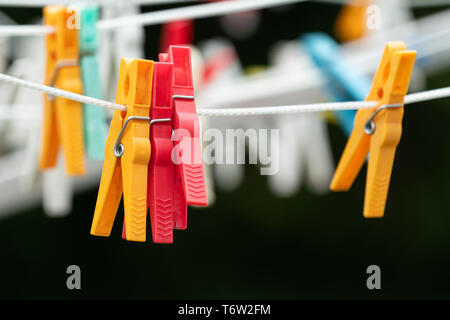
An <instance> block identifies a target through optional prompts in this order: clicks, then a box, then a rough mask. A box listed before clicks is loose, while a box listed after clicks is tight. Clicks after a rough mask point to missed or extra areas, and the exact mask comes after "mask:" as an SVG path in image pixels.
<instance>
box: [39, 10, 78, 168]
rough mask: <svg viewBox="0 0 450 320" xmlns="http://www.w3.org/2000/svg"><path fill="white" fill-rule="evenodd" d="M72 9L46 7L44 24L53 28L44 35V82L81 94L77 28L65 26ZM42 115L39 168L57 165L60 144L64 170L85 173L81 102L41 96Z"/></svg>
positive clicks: (72, 12)
mask: <svg viewBox="0 0 450 320" xmlns="http://www.w3.org/2000/svg"><path fill="white" fill-rule="evenodd" d="M73 14H75V13H74V10H69V9H66V7H64V6H59V5H55V6H46V7H45V8H44V19H45V24H46V25H48V26H52V27H54V28H55V30H56V31H55V33H52V34H48V35H47V36H46V46H47V64H46V72H45V84H47V85H49V86H54V87H57V88H59V89H63V90H67V91H71V92H75V93H80V94H81V93H82V83H81V75H80V67H79V62H78V53H79V50H78V34H77V29H76V28H68V23H67V22H68V19H70V18H71V17H72V15H73ZM44 100H45V102H44V117H43V137H42V142H43V144H42V153H41V157H40V168H41V169H48V168H51V167H54V166H55V165H56V161H57V156H58V149H59V145H60V144H61V145H62V148H63V153H64V158H65V163H66V172H67V173H68V174H69V175H82V174H84V173H85V163H84V143H83V128H82V124H83V119H82V117H83V114H82V109H81V104H80V103H79V102H74V101H71V100H68V99H65V98H60V97H57V98H56V99H53V97H51V96H49V95H44Z"/></svg>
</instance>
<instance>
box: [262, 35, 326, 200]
mask: <svg viewBox="0 0 450 320" xmlns="http://www.w3.org/2000/svg"><path fill="white" fill-rule="evenodd" d="M303 52H304V51H303V50H302V49H301V46H300V45H299V43H298V41H294V42H286V43H283V44H279V45H278V46H277V47H276V48H275V50H274V53H273V55H272V63H273V64H275V65H277V66H279V67H281V68H283V67H284V68H286V69H289V68H291V67H292V63H296V64H299V65H298V67H301V66H302V67H304V68H305V69H307V68H311V67H312V66H311V63H310V61H309V58H308V56H307V55H306V54H304V53H303ZM320 98H321V95H320V94H318V95H317V94H314V92H313V95H311V94H308V95H305V97H304V99H305V100H304V101H299V100H298V97H297V98H296V99H295V102H294V101H292V100H291V101H289V98H286V99H285V100H283V101H282V103H283V104H289V103H292V102H294V103H303V102H305V103H306V102H309V103H310V102H314V101H317V102H319V101H320ZM280 102H281V101H280ZM273 120H274V122H275V123H274V127H275V128H279V130H280V143H279V148H280V149H279V161H280V163H279V171H278V173H276V174H275V175H271V176H269V177H268V179H269V186H270V188H271V190H272V192H273V193H275V194H276V195H278V196H281V197H289V196H292V195H293V194H295V193H296V192H297V191H298V189H299V188H300V186H301V184H302V182H303V174H305V177H306V183H307V185H308V186H309V187H310V188H311V189H312V191H314V192H317V193H324V192H327V190H328V185H329V183H330V181H331V177H332V174H333V170H334V165H333V160H332V153H331V148H330V142H329V139H328V132H327V126H326V123H325V121H324V119H323V117H322V116H321V115H320V114H317V113H305V114H297V115H279V116H276V117H274V119H273Z"/></svg>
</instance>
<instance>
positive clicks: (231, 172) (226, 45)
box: [198, 39, 244, 191]
mask: <svg viewBox="0 0 450 320" xmlns="http://www.w3.org/2000/svg"><path fill="white" fill-rule="evenodd" d="M200 48H201V50H202V52H203V57H204V70H205V72H204V79H203V83H202V87H201V94H200V96H199V99H198V101H199V102H198V105H199V106H202V105H204V103H205V104H207V101H204V100H202V94H203V93H205V92H208V91H210V90H212V91H214V90H216V89H217V88H219V87H220V86H222V85H226V84H229V83H232V82H233V79H234V78H236V77H238V76H239V75H240V74H241V73H242V67H241V65H240V62H239V60H238V58H237V55H236V52H235V50H234V48H233V46H232V44H231V43H230V42H229V41H227V40H225V39H212V40H208V41H206V42H204V43H203V44H201V46H200ZM208 107H211V105H208ZM208 122H209V126H210V128H216V129H219V130H221V131H222V133H223V134H224V137H225V133H226V129H235V128H243V127H244V126H243V125H244V122H243V121H242V120H241V119H235V118H227V117H223V118H212V119H209V121H208ZM205 129H206V127H205ZM225 141H226V142H228V144H227V145H225V151H226V150H230V149H231V148H234V144H231V141H230V139H225ZM241 151H242V150H240V149H238V150H237V152H241ZM214 175H215V183H216V184H217V185H218V186H219V188H220V189H222V190H225V191H233V190H235V189H236V188H238V187H239V186H240V184H241V182H242V180H243V176H244V167H243V166H242V165H239V164H215V165H214Z"/></svg>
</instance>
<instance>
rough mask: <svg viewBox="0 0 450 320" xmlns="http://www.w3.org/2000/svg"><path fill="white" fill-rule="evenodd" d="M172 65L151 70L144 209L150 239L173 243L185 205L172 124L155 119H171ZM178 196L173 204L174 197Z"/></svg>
mask: <svg viewBox="0 0 450 320" xmlns="http://www.w3.org/2000/svg"><path fill="white" fill-rule="evenodd" d="M172 84H173V64H172V63H164V62H156V63H155V64H154V71H153V98H152V105H151V107H150V118H151V119H152V120H153V121H155V122H154V123H153V124H152V126H151V128H150V143H151V146H152V157H151V160H150V163H149V167H148V189H147V190H148V197H147V207H148V208H149V210H150V219H151V224H152V236H153V242H155V243H172V242H173V228H174V226H175V221H174V213H177V214H176V216H187V214H186V211H187V204H186V201H185V199H184V194H183V187H182V185H181V183H175V170H176V166H175V164H174V163H173V161H172V157H171V154H172V149H173V142H172V122H158V119H167V118H170V119H172V118H173V103H172ZM175 194H179V195H181V199H179V201H174V195H175Z"/></svg>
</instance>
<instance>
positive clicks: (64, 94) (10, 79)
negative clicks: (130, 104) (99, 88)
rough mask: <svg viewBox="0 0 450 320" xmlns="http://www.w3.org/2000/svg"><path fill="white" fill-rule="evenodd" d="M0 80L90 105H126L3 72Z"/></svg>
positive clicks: (117, 108)
mask: <svg viewBox="0 0 450 320" xmlns="http://www.w3.org/2000/svg"><path fill="white" fill-rule="evenodd" d="M0 81H5V82H9V83H14V84H18V85H21V86H24V87H26V88H30V89H34V90H38V91H42V92H45V93H47V94H49V95H52V96H57V97H62V98H66V99H69V100H73V101H78V102H81V103H85V104H91V105H95V106H98V107H102V108H107V109H115V110H121V111H125V110H126V107H125V106H123V105H120V104H116V103H112V102H108V101H104V100H100V99H96V98H91V97H87V96H84V95H81V94H77V93H73V92H70V91H65V90H61V89H57V88H53V87H49V86H45V85H42V84H39V83H35V82H31V81H26V80H22V79H19V78H16V77H11V76H8V75H6V74H3V73H0Z"/></svg>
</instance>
